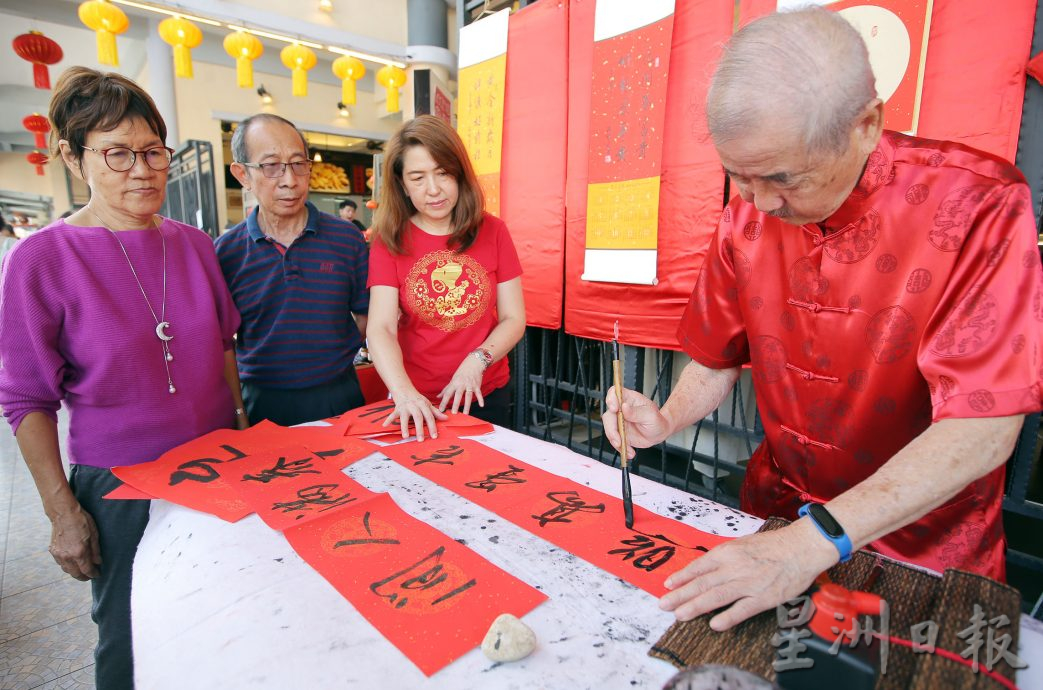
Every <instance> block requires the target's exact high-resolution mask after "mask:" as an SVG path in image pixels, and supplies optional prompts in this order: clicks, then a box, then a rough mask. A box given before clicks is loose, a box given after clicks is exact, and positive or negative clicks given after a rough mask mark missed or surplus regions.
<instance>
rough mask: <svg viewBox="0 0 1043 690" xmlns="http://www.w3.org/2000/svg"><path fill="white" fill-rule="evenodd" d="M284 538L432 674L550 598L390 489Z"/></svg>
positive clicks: (297, 527) (420, 667) (369, 619)
mask: <svg viewBox="0 0 1043 690" xmlns="http://www.w3.org/2000/svg"><path fill="white" fill-rule="evenodd" d="M284 534H285V535H286V538H287V539H288V540H289V542H290V544H291V545H292V546H293V548H294V550H296V551H297V553H298V554H300V556H301V558H303V559H304V560H306V561H307V562H308V563H309V564H311V566H312V567H314V568H315V570H317V571H318V572H319V573H320V574H321V575H322V576H323V577H325V578H326V579H327V580H328V581H329V582H330V584H332V585H333V586H334V587H335V588H336V589H337V591H338V592H340V593H341V594H342V595H344V597H345V598H346V599H347V600H348V601H349V602H351V604H352V605H353V606H354V607H355V608H356V609H358V611H359V613H361V614H362V615H363V616H365V617H366V620H368V621H369V622H370V623H372V624H373V626H374V627H375V628H376V629H377V630H379V631H380V633H381V634H382V635H384V637H385V638H387V639H388V641H390V642H391V643H392V644H393V645H395V646H396V647H398V649H399V650H400V651H401V652H402V653H403V654H405V655H406V656H407V657H409V659H410V661H412V662H413V663H414V664H416V666H417V668H419V669H420V670H421V671H422V672H423V673H424V674H425V675H428V676H430V675H431V674H433V673H435V672H437V671H438V670H439V669H441V668H443V667H445V666H446V665H448V664H449V663H451V662H452V661H453V660H455V659H457V658H459V657H460V656H463V655H464V654H465V653H467V652H468V651H470V650H471V649H473V648H474V647H476V646H477V645H479V644H481V641H482V638H483V637H484V636H485V633H486V631H487V630H488V629H489V626H490V625H491V624H492V622H493V620H494V619H495V618H496V617H497V616H498V615H500V614H501V613H511V614H513V615H515V616H518V617H519V618H520V617H522V616H524V615H525V614H526V613H528V612H529V611H531V610H533V609H534V608H536V606H538V605H539V604H540V603H541V602H543V601H544V600H545V599H546V598H547V597H546V595H544V594H543V593H542V592H539V591H538V590H536V589H534V588H533V587H530V586H529V585H527V584H526V583H524V582H522V581H521V580H519V579H517V578H515V577H513V576H512V575H510V574H508V573H506V572H504V571H503V570H501V569H499V568H497V567H496V566H495V565H493V564H492V563H490V562H489V561H487V560H485V559H484V558H482V557H481V556H479V555H478V554H476V553H474V552H473V551H471V550H470V549H468V548H467V547H465V546H462V545H460V544H458V543H457V542H455V541H453V540H452V539H450V538H449V537H447V536H446V535H444V534H442V533H441V532H439V531H437V530H435V529H434V528H432V527H430V526H428V525H426V524H424V523H423V522H421V521H419V520H417V519H416V518H414V517H412V516H410V515H408V514H407V513H405V512H404V511H403V510H402V509H401V508H399V507H398V506H397V505H395V502H394V501H393V500H391V497H390V496H388V495H387V494H378V495H376V496H375V497H373V498H370V499H369V500H367V501H365V502H360V503H357V504H353V505H350V506H346V507H344V508H341V509H339V510H338V511H336V512H335V513H332V514H328V515H326V516H323V517H319V518H316V519H314V520H311V521H309V522H307V523H306V524H303V525H299V526H294V527H291V528H290V529H287V530H286V531H285V532H284Z"/></svg>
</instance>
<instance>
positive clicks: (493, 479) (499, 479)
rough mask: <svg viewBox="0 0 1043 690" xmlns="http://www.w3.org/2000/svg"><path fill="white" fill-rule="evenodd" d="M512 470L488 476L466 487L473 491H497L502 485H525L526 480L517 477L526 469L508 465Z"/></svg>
mask: <svg viewBox="0 0 1043 690" xmlns="http://www.w3.org/2000/svg"><path fill="white" fill-rule="evenodd" d="M507 467H509V468H510V469H506V470H504V471H503V472H497V473H496V474H489V475H486V477H485V479H479V480H478V481H475V482H467V483H466V484H464V486H469V487H471V488H472V489H485V490H486V491H495V490H496V487H497V486H500V485H501V484H524V483H525V480H524V479H522V478H521V477H519V476H517V475H518V474H519V473H520V472H524V471H525V469H524V468H522V467H515V466H514V465H507Z"/></svg>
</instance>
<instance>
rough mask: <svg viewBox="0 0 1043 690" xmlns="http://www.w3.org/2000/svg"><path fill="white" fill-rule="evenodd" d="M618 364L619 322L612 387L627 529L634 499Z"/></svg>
mask: <svg viewBox="0 0 1043 690" xmlns="http://www.w3.org/2000/svg"><path fill="white" fill-rule="evenodd" d="M621 369H622V367H621V365H620V363H619V321H616V325H615V326H614V327H613V336H612V385H613V386H614V387H615V389H616V400H617V401H618V402H619V411H618V412H616V425H617V426H618V427H619V439H620V441H621V443H620V449H619V462H620V465H621V466H622V467H623V519H624V520H625V521H626V525H627V529H632V528H633V527H634V497H633V495H632V494H631V491H630V464H629V460H628V459H627V456H628V455H629V454H630V451H629V450H628V449H627V429H626V422H625V421H624V420H623V376H622V374H621V373H620V370H621Z"/></svg>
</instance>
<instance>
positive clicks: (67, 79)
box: [48, 67, 167, 159]
mask: <svg viewBox="0 0 1043 690" xmlns="http://www.w3.org/2000/svg"><path fill="white" fill-rule="evenodd" d="M48 117H50V120H51V153H52V155H54V156H60V155H61V150H60V148H59V146H58V142H59V141H60V140H62V139H64V140H66V141H68V142H69V147H70V149H71V150H72V155H73V156H75V157H76V158H77V159H79V158H80V157H81V156H82V155H83V154H82V151H83V146H84V144H85V143H86V142H87V135H88V134H90V133H91V132H93V131H95V130H98V131H102V132H109V131H112V130H113V129H115V128H116V127H118V126H119V124H120V123H121V122H123V121H124V120H126V119H127V118H134V117H140V118H141V119H142V120H144V121H145V123H146V124H147V125H148V126H149V129H151V130H152V133H153V134H155V135H156V136H157V137H159V138H160V139H161V140H162V141H163V142H164V143H166V140H167V125H166V123H165V122H163V117H162V116H161V115H160V114H159V110H158V109H157V108H156V104H155V103H154V102H153V101H152V97H151V96H149V95H148V94H147V93H145V90H144V89H142V88H141V87H140V86H138V85H137V84H135V83H134V82H133V81H131V80H130V79H127V78H126V77H124V76H123V75H120V74H116V73H115V72H108V73H105V72H99V71H98V70H94V69H90V68H89V67H70V68H69V69H67V70H65V71H64V72H62V75H61V76H60V77H58V83H57V84H55V85H54V96H53V97H52V98H51V109H50V112H49V113H48Z"/></svg>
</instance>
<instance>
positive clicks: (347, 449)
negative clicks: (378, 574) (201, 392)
mask: <svg viewBox="0 0 1043 690" xmlns="http://www.w3.org/2000/svg"><path fill="white" fill-rule="evenodd" d="M294 444H296V445H302V446H305V447H307V448H308V449H309V450H310V451H312V452H313V453H315V454H316V455H318V456H320V457H322V458H328V459H329V460H328V462H329V463H331V466H334V467H336V469H341V468H343V467H345V466H347V465H349V464H351V462H353V461H355V460H358V459H359V458H363V457H365V456H367V455H369V454H370V453H372V452H373V451H375V450H377V448H376V446H374V445H372V444H370V443H367V442H365V441H361V440H359V439H351V438H345V437H344V436H343V433H342V432H341V433H338V432H337V431H336V430H334V429H332V428H330V427H317V426H316V427H294V428H287V427H281V426H278V425H277V424H272V423H271V422H267V421H266V422H261V423H260V424H257V425H255V426H253V427H250V428H249V429H246V430H245V431H236V430H232V429H218V430H217V431H212V432H210V433H209V434H205V435H203V436H200V437H199V438H197V439H193V440H192V441H189V442H188V443H184V444H182V445H180V446H178V447H177V448H174V449H172V450H169V451H167V452H166V453H164V454H163V455H161V456H160V457H159V458H158V459H156V460H153V461H152V462H145V463H141V464H138V465H130V466H127V467H114V468H112V472H113V474H115V475H116V476H117V477H119V478H120V479H121V480H123V482H125V483H126V484H130V485H131V486H133V487H134V488H136V489H138V490H139V491H142V492H144V493H147V494H149V495H151V496H154V497H156V498H162V499H165V500H168V501H171V502H173V503H178V504H180V505H183V506H185V507H188V508H192V509H194V510H200V511H203V512H207V513H212V514H214V515H216V516H217V517H219V518H221V519H223V520H228V521H229V522H235V521H237V520H240V519H242V518H244V517H246V516H247V515H249V514H250V513H251V512H253V511H252V510H251V508H250V506H249V505H247V504H246V502H244V501H243V500H242V498H240V497H239V494H238V493H237V492H236V491H235V490H234V489H233V488H232V487H231V486H230V485H229V484H228V482H226V481H225V479H224V476H223V475H225V474H227V473H231V474H233V475H234V474H235V472H236V471H237V469H238V468H237V467H235V465H236V464H237V463H239V462H241V461H242V460H243V459H244V458H246V457H248V456H250V455H251V454H254V453H262V452H265V451H268V450H271V449H274V448H280V447H283V446H287V445H294Z"/></svg>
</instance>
